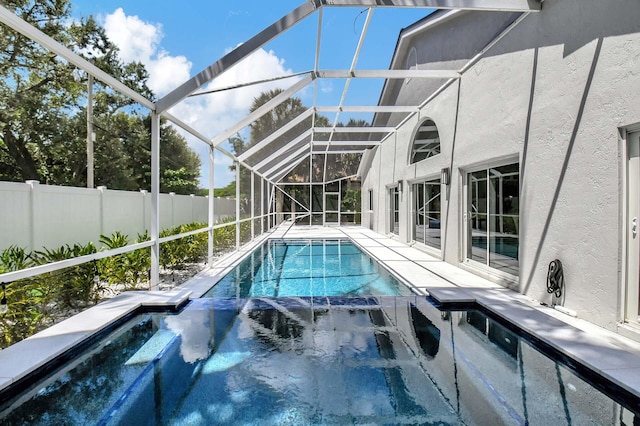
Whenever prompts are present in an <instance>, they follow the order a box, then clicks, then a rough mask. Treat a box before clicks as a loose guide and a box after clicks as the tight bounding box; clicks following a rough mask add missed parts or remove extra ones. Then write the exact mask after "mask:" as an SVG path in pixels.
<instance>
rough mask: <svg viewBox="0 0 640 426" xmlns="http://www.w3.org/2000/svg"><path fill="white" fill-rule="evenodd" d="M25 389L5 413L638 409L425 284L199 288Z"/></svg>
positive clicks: (125, 418) (438, 419)
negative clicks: (361, 292)
mask: <svg viewBox="0 0 640 426" xmlns="http://www.w3.org/2000/svg"><path fill="white" fill-rule="evenodd" d="M21 401H23V402H22V403H20V402H16V401H9V402H4V403H5V406H4V407H2V408H1V409H2V410H4V411H2V412H0V422H2V424H7V425H12V424H35V425H38V424H42V425H45V424H46V425H49V424H127V425H129V424H135V425H165V424H166V425H214V424H231V425H234V424H237V425H253V424H255V425H263V424H278V425H281V424H292V425H302V424H437V425H458V424H466V425H498V424H501V425H502V424H513V425H525V424H532V425H533V424H541V425H550V424H576V425H583V424H621V422H620V420H621V419H622V418H623V417H624V416H627V417H625V418H627V419H631V420H633V414H631V412H630V411H628V410H627V409H626V408H625V407H623V406H621V405H619V404H618V403H616V402H615V401H613V400H612V399H611V398H610V397H608V396H607V395H605V394H603V393H600V392H599V391H598V390H596V389H595V388H594V387H593V386H591V385H589V384H588V383H586V382H585V381H583V380H582V379H581V378H580V377H578V376H576V375H575V374H574V373H573V372H572V371H571V370H569V369H568V368H567V367H565V366H564V365H562V364H560V363H559V362H557V361H553V360H551V359H549V358H547V357H546V356H545V355H543V354H542V353H541V352H539V351H538V350H536V349H535V348H534V347H533V346H532V345H530V344H529V343H528V342H527V341H526V340H524V339H522V338H520V337H519V336H518V335H516V334H514V333H513V332H511V331H509V330H508V329H506V328H504V327H502V326H501V325H500V324H499V323H497V322H495V321H494V320H492V319H491V318H489V317H487V316H486V315H485V314H484V313H482V312H480V311H460V312H445V311H439V310H438V309H437V308H436V307H434V306H433V305H431V304H430V303H429V301H428V300H426V299H425V298H424V297H418V296H414V297H361V298H357V297H313V298H309V297H301V298H263V299H261V298H253V299H237V298H232V299H226V298H215V299H199V300H195V301H192V302H191V303H190V305H188V306H187V307H186V308H185V309H184V310H183V311H182V312H180V313H178V314H159V313H155V314H144V315H140V316H139V317H137V318H135V319H134V320H132V321H130V322H129V323H128V324H127V325H126V326H125V327H123V328H121V329H120V330H119V331H117V332H115V333H114V334H113V335H111V336H109V337H108V338H106V339H104V340H103V341H102V342H99V343H97V344H96V346H95V347H94V348H93V349H92V350H91V351H89V352H88V353H87V354H86V355H84V356H82V357H79V358H78V359H77V360H76V361H75V362H74V364H72V365H69V366H67V367H64V368H63V369H61V370H60V371H58V372H56V373H54V374H53V375H52V376H51V377H50V378H48V379H47V380H45V381H44V382H43V383H41V384H38V385H36V386H34V387H33V389H32V390H31V392H30V393H28V394H26V395H25V396H23V397H22V398H21ZM629 416H630V417H629ZM629 424H631V423H629Z"/></svg>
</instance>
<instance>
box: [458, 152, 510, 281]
mask: <svg viewBox="0 0 640 426" xmlns="http://www.w3.org/2000/svg"><path fill="white" fill-rule="evenodd" d="M466 184H467V206H466V215H465V216H466V220H467V232H468V238H467V259H468V260H474V261H476V262H481V263H483V264H484V265H487V266H489V267H491V268H494V269H498V270H501V271H504V272H506V273H508V274H510V275H516V276H517V275H518V271H519V261H518V259H519V257H518V254H519V253H518V252H519V239H518V229H519V201H520V198H519V196H520V173H519V166H518V164H517V163H516V164H509V165H506V166H501V167H494V168H491V169H484V170H479V171H476V172H473V173H468V174H467V183H466Z"/></svg>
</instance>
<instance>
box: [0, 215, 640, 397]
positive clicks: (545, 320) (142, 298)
mask: <svg viewBox="0 0 640 426" xmlns="http://www.w3.org/2000/svg"><path fill="white" fill-rule="evenodd" d="M267 239H297V240H299V239H350V240H352V241H353V242H354V243H355V244H357V245H358V246H359V247H360V248H361V249H362V250H363V251H365V252H366V253H367V254H369V255H370V256H371V257H373V258H375V259H376V260H378V261H379V262H380V263H381V264H383V265H384V266H385V267H386V268H387V269H389V270H390V271H391V272H393V273H394V274H395V275H397V276H398V277H399V278H401V279H402V280H403V281H405V283H406V284H407V285H409V287H411V288H412V290H413V292H414V293H416V294H417V295H425V296H427V295H428V296H430V297H432V298H433V299H434V300H436V301H438V302H440V303H442V304H443V305H445V306H446V304H448V303H451V304H458V305H460V304H465V305H466V304H473V303H475V304H477V305H478V306H480V307H482V308H484V309H486V310H488V311H489V312H491V313H493V314H494V315H496V316H498V317H500V318H503V319H505V320H506V321H508V322H509V323H512V324H514V325H515V326H517V327H519V328H521V329H522V330H524V331H525V332H526V333H528V334H530V335H532V336H534V337H535V338H537V339H539V340H540V341H542V342H543V343H545V344H546V345H548V346H550V347H551V348H553V349H555V350H557V351H558V352H560V353H561V354H563V355H565V356H567V357H569V358H571V359H574V360H575V361H577V362H578V363H580V364H582V365H584V366H585V367H587V368H588V369H590V370H592V371H593V372H595V373H596V374H599V375H601V376H603V377H605V378H607V379H609V380H611V381H612V382H613V383H615V384H617V385H618V386H620V387H621V388H623V389H624V390H626V391H627V392H629V393H630V394H632V395H635V396H636V397H638V398H640V343H638V342H636V341H633V340H630V339H628V338H625V337H623V336H621V335H619V334H616V333H614V332H611V331H608V330H605V329H603V328H600V327H597V326H595V325H593V324H591V323H589V322H587V321H584V320H581V319H579V318H573V317H570V316H568V315H566V314H563V313H561V312H559V311H557V310H555V309H552V308H550V307H547V306H542V305H541V304H540V303H539V302H537V301H535V300H532V299H529V298H527V297H525V296H523V295H521V294H519V293H517V292H515V291H512V290H509V289H507V288H504V287H501V286H499V285H497V284H495V283H492V282H490V281H488V280H485V279H484V278H481V277H479V276H477V275H474V274H472V273H470V272H468V271H465V270H462V269H460V268H458V267H456V266H454V265H450V264H448V263H445V262H443V261H441V260H439V259H438V258H435V257H433V256H431V255H430V254H428V253H425V252H423V251H420V250H418V249H417V248H414V247H411V246H408V245H406V244H403V243H401V242H398V241H397V240H395V239H392V238H389V237H387V236H384V235H380V234H377V233H375V232H373V231H370V230H368V229H366V228H363V227H360V226H344V227H337V226H336V227H322V226H311V227H310V226H300V225H292V223H291V222H285V223H284V224H282V225H280V226H278V227H277V228H275V229H273V230H271V231H270V232H269V233H266V234H263V235H261V236H259V237H257V238H256V239H254V240H252V241H251V242H249V243H248V244H245V245H244V246H242V247H241V248H240V250H238V251H235V252H233V253H231V254H229V255H227V256H224V257H223V258H222V259H220V260H219V261H217V262H216V263H215V264H214V265H213V266H212V267H210V268H207V269H205V270H204V271H202V272H200V273H199V274H198V275H196V276H195V277H194V278H192V279H191V280H189V281H188V282H186V283H185V284H183V285H182V286H180V287H179V288H177V289H175V290H172V291H166V292H128V293H123V294H121V295H119V296H117V297H114V298H113V299H110V300H108V301H106V302H103V303H100V304H99V305H97V306H95V307H92V308H90V309H88V310H86V311H84V312H82V313H81V314H78V315H76V316H74V317H72V318H69V319H67V320H65V321H63V322H61V323H59V324H56V325H55V326H53V327H50V328H48V329H47V330H44V331H42V332H40V333H38V334H36V335H34V336H32V337H30V338H28V339H26V340H24V341H22V342H19V343H17V344H15V345H13V346H11V347H9V348H7V349H4V350H2V351H0V391H2V390H4V389H6V388H7V387H9V386H11V384H14V383H16V382H17V381H18V380H20V379H22V378H24V377H25V376H27V375H28V374H29V373H32V372H33V371H35V370H36V369H37V368H39V367H40V366H42V365H44V364H46V363H47V362H50V361H51V360H52V359H54V358H56V357H57V356H60V355H63V354H65V353H66V352H67V351H69V350H70V349H71V348H73V347H74V346H75V345H77V344H79V343H81V342H82V341H84V340H86V339H87V338H88V337H90V336H91V335H93V334H95V333H96V332H98V331H100V330H103V329H105V328H107V327H108V326H109V325H110V324H112V323H113V322H115V321H117V320H118V319H120V318H123V317H124V316H126V315H128V314H130V313H132V312H134V311H136V310H137V309H139V308H144V307H148V308H155V309H157V308H161V307H167V308H176V307H179V306H181V305H182V304H184V303H186V302H187V301H188V299H189V298H197V297H200V296H201V295H202V294H204V293H205V292H206V291H207V290H208V289H209V288H211V286H212V285H213V284H214V283H215V282H217V281H218V280H220V279H222V278H223V277H224V276H225V275H226V274H227V273H228V272H229V271H230V270H231V269H232V268H233V267H234V266H235V265H236V264H237V263H239V262H240V261H241V260H242V259H243V258H244V257H245V256H246V255H248V254H249V253H251V252H252V251H253V250H254V249H255V248H256V247H258V246H260V245H261V244H262V243H264V241H266V240H267Z"/></svg>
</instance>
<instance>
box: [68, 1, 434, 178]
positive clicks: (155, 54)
mask: <svg viewBox="0 0 640 426" xmlns="http://www.w3.org/2000/svg"><path fill="white" fill-rule="evenodd" d="M302 3H303V0H295V1H294V0H278V1H270V2H265V1H260V2H259V1H255V0H241V1H234V2H231V1H191V2H189V3H188V5H186V4H185V3H183V2H176V1H175V0H156V1H154V2H147V1H141V0H138V1H127V2H125V1H122V0H119V1H117V0H100V1H95V0H73V1H72V4H73V15H74V16H75V17H76V18H79V17H83V16H88V15H94V16H95V17H96V18H97V19H98V21H99V22H100V23H101V24H102V25H103V26H105V28H106V30H107V34H108V35H109V37H110V38H111V39H112V40H113V41H114V42H115V43H116V44H118V46H119V47H120V49H121V52H122V56H123V58H124V59H126V60H139V61H141V62H142V63H144V64H145V65H146V66H147V69H148V70H149V72H150V75H151V77H150V80H149V85H150V87H151V88H152V89H153V90H154V91H155V92H156V94H157V95H158V97H162V95H164V94H166V93H168V92H169V91H171V90H172V89H173V88H175V87H177V86H178V85H180V84H181V83H182V82H184V81H185V80H186V79H188V78H189V77H190V76H193V75H195V74H197V73H198V72H200V71H201V70H203V69H204V68H206V67H207V66H209V65H211V64H212V63H214V62H215V61H216V60H218V59H219V58H220V57H222V56H223V55H224V54H225V53H226V52H228V51H229V50H231V49H233V48H234V47H236V46H237V45H238V44H240V43H243V42H244V41H246V40H248V39H249V38H251V37H252V36H253V35H255V34H256V33H258V32H259V31H260V30H262V29H263V28H265V27H267V26H268V25H270V24H271V23H273V22H274V21H276V20H278V19H279V18H281V17H282V16H284V15H286V14H287V13H288V12H290V11H291V10H293V9H295V8H296V7H298V6H299V5H301V4H302ZM363 10H364V8H362V7H360V8H324V9H323V25H322V41H321V50H320V69H343V70H344V69H348V68H349V66H350V65H351V61H352V59H353V54H354V52H355V49H356V46H357V43H358V39H359V38H360V32H361V30H362V27H363V25H364V22H365V17H366V13H361V12H363ZM428 13H430V10H428V9H385V8H379V9H376V10H375V11H374V12H373V16H372V21H371V24H370V27H369V31H368V35H367V38H366V41H365V44H364V46H363V49H362V52H361V55H360V58H359V61H358V65H357V68H359V69H387V68H388V67H389V64H390V61H391V57H392V54H393V50H394V48H395V45H396V42H397V38H398V33H399V31H400V30H401V29H402V28H404V27H407V26H408V25H410V24H412V23H413V22H415V21H417V20H419V19H421V18H422V17H424V16H425V15H427V14H428ZM317 27H318V14H317V13H315V14H313V15H311V16H309V17H308V18H307V19H306V20H304V21H302V22H300V23H298V24H297V25H296V26H295V27H293V28H291V29H290V30H288V31H287V32H285V33H283V34H281V35H280V36H279V37H278V38H276V39H275V40H273V41H271V42H270V43H268V44H267V45H265V46H264V47H263V48H262V49H260V50H258V51H256V52H255V53H254V54H253V55H252V56H251V57H250V58H247V59H246V60H245V61H243V62H242V63H241V64H238V65H237V66H235V67H233V68H232V69H230V70H229V71H228V72H226V73H224V74H223V75H221V76H220V77H219V78H218V79H216V80H215V81H213V82H212V83H210V84H209V85H207V86H205V87H204V88H203V89H207V88H215V87H225V86H228V85H233V84H237V83H242V82H247V81H253V80H259V79H262V78H269V77H273V76H278V75H283V74H287V73H291V72H301V71H308V70H311V69H313V66H314V58H315V46H316V36H317ZM344 83H345V81H344V80H320V82H319V87H318V89H319V90H318V104H319V105H336V104H337V103H338V101H339V99H340V96H341V94H342V91H343V86H344ZM382 83H383V82H382V81H381V80H366V83H364V82H363V81H362V80H358V81H354V82H352V84H351V87H350V89H349V92H348V97H347V99H346V101H345V104H346V105H371V104H374V105H375V104H376V103H377V100H378V98H379V95H380V90H381V87H382ZM291 84H292V81H291V80H284V81H280V82H277V83H270V84H269V85H262V86H255V87H251V88H249V89H243V90H237V91H233V92H224V93H221V94H217V95H207V96H199V97H195V98H191V99H189V101H187V102H184V103H182V104H179V105H178V106H176V107H174V108H173V109H172V111H171V112H172V113H173V114H174V115H176V116H178V117H179V118H181V119H182V120H184V121H186V122H188V123H189V124H190V125H192V126H193V127H194V128H196V129H197V130H199V131H201V132H202V133H204V134H205V135H207V136H208V137H212V138H213V137H215V136H216V135H217V134H218V133H220V132H221V131H223V130H225V129H227V128H229V127H231V126H232V125H233V124H234V123H236V122H237V121H238V120H240V119H241V118H243V117H244V116H245V115H246V114H247V112H248V108H249V105H250V103H251V101H252V99H253V98H254V97H255V96H257V95H258V94H259V93H260V92H261V91H263V90H265V89H271V88H275V87H279V88H286V87H288V86H289V85H291ZM297 96H299V97H300V98H301V99H302V101H303V103H304V104H305V105H311V104H312V103H313V88H312V87H311V86H309V87H307V88H306V89H304V90H303V91H301V92H299V93H298V94H297ZM328 117H329V119H330V121H331V122H333V120H334V118H335V116H334V115H329V116H328ZM354 118H368V117H361V116H357V117H354ZM348 119H349V117H348V116H344V115H341V116H340V121H347V120H348ZM245 132H246V131H245ZM187 139H188V140H189V143H190V145H191V146H192V148H194V149H195V150H196V152H198V154H199V155H201V157H202V160H203V161H202V163H203V168H202V173H201V182H202V185H203V186H205V187H206V185H207V182H208V166H207V165H208V160H207V158H208V157H207V153H208V148H207V146H206V145H205V144H204V143H202V142H199V141H197V140H195V139H194V138H191V137H188V138H187ZM216 163H217V164H216V168H215V181H216V182H215V186H216V187H221V186H225V185H226V184H227V183H228V182H229V181H231V180H232V179H233V175H232V173H231V172H229V170H228V165H229V161H228V160H227V159H226V158H224V157H223V156H222V155H217V156H216Z"/></svg>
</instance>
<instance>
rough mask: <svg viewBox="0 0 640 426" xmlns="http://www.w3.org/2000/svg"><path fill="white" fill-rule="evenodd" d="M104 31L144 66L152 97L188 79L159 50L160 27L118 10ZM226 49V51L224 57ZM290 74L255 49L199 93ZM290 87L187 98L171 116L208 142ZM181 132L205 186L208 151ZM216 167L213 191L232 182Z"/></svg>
mask: <svg viewBox="0 0 640 426" xmlns="http://www.w3.org/2000/svg"><path fill="white" fill-rule="evenodd" d="M104 28H105V30H106V32H107V36H108V37H109V39H110V40H111V41H113V42H114V43H115V44H116V45H117V46H118V47H119V48H120V56H121V58H122V59H123V60H125V61H139V62H141V63H143V64H144V65H145V67H146V68H147V71H148V72H149V81H148V85H149V87H150V88H151V90H153V91H154V93H155V94H156V96H158V97H162V95H164V94H166V93H168V92H169V91H171V90H172V89H174V88H176V87H178V86H179V85H180V84H182V83H184V82H185V81H186V80H188V79H189V78H190V75H191V71H192V62H191V61H189V60H188V59H187V58H186V57H185V56H182V55H179V56H173V55H171V53H170V52H167V51H166V50H165V49H163V48H162V45H161V42H162V38H163V37H164V34H163V32H162V25H160V24H154V23H149V22H145V21H143V20H142V19H140V18H139V17H138V16H128V15H126V14H125V12H124V10H123V9H122V8H118V9H116V10H115V11H114V12H113V13H111V14H109V15H106V17H105V18H104ZM230 50H231V49H227V51H226V52H223V54H226V53H228V52H229V51H230ZM196 71H200V70H196ZM291 72H292V71H291V69H288V68H286V66H285V61H284V59H282V58H280V57H278V56H277V55H276V53H275V52H274V51H273V50H269V51H267V50H264V49H258V50H256V51H255V52H254V53H252V54H251V55H249V56H248V57H246V58H245V59H244V60H242V61H241V62H239V63H238V64H236V65H235V66H234V67H232V68H230V69H228V70H227V71H226V72H225V73H223V74H221V75H220V76H218V78H216V79H215V80H213V81H212V82H211V83H209V84H208V85H206V86H205V87H203V88H202V90H212V89H220V88H225V87H229V86H235V85H237V84H242V83H247V82H252V81H257V80H264V79H270V78H272V77H277V76H282V75H286V74H290V73H291ZM294 82H295V79H294V78H291V79H286V80H280V81H273V82H268V83H264V84H260V85H253V86H248V87H245V88H241V89H235V90H226V91H222V92H218V93H214V94H209V95H204V96H195V97H191V98H188V99H186V100H184V101H183V102H182V103H180V104H178V105H176V106H174V107H173V108H172V109H171V113H172V114H174V115H175V116H176V117H178V118H180V119H181V120H183V121H184V122H186V123H187V124H189V125H191V126H192V127H193V128H195V129H196V130H198V131H199V132H201V133H202V134H204V135H206V136H208V137H210V138H213V137H215V136H216V135H218V134H220V133H221V132H222V131H224V130H226V129H228V128H230V127H231V126H233V125H234V124H235V123H236V122H238V121H239V120H241V119H242V118H243V117H244V116H246V115H247V114H248V112H249V108H250V107H251V103H252V102H253V99H254V98H255V97H257V96H259V95H260V93H262V92H264V91H266V90H271V89H275V88H287V87H289V86H290V85H292V84H293V83H294ZM179 130H180V129H179ZM180 131H181V130H180ZM181 133H182V134H184V135H185V136H186V137H187V140H188V141H189V143H190V145H191V147H192V148H194V150H195V151H196V152H197V153H198V154H199V155H200V157H201V159H202V166H203V167H202V174H201V175H202V176H201V182H202V184H203V185H206V184H207V182H208V162H209V160H208V147H207V146H206V145H205V144H204V143H202V142H201V141H198V140H196V139H195V138H194V137H192V136H190V135H186V134H185V133H184V132H182V131H181ZM223 158H225V159H224V160H223ZM216 163H217V164H216V172H215V178H216V187H219V186H224V185H226V183H228V182H229V181H230V180H231V179H232V178H233V174H232V173H231V172H230V171H229V170H228V161H226V157H224V156H223V155H222V154H220V155H217V156H216Z"/></svg>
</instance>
